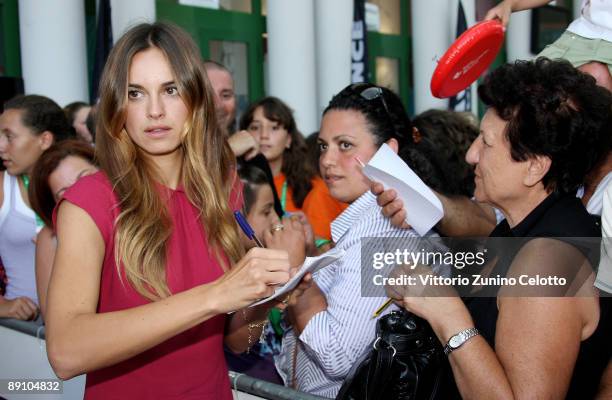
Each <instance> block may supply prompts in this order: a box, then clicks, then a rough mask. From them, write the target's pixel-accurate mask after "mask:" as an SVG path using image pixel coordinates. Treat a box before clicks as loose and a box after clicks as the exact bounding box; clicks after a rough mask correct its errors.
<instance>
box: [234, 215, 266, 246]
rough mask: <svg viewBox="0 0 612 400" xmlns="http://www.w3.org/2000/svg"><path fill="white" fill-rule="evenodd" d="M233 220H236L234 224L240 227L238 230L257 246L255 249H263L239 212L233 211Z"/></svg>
mask: <svg viewBox="0 0 612 400" xmlns="http://www.w3.org/2000/svg"><path fill="white" fill-rule="evenodd" d="M234 218H236V222H238V226H240V229H242V231H243V232H244V234H245V235H246V236H247V237H248V238H249V239H251V240H252V241H254V242H255V244H256V245H257V247H262V248H263V247H264V245H263V244H262V243H261V241H260V240H259V239H258V238H257V236H255V231H254V230H253V228H251V225H249V223H248V222H247V220H246V218H244V216H243V215H242V213H241V212H240V211H234Z"/></svg>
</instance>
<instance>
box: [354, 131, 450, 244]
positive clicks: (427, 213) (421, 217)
mask: <svg viewBox="0 0 612 400" xmlns="http://www.w3.org/2000/svg"><path fill="white" fill-rule="evenodd" d="M363 173H364V174H365V176H367V177H368V178H369V179H370V180H373V181H376V182H380V183H382V184H383V186H384V187H385V189H388V188H391V189H395V191H396V192H397V194H398V197H399V198H400V199H402V201H403V202H404V207H405V208H406V215H407V217H406V222H407V223H408V224H410V225H411V226H412V227H413V228H414V230H415V231H417V232H418V233H419V235H421V236H424V235H425V234H426V233H427V232H428V231H429V230H430V229H431V228H433V226H434V225H435V224H437V223H438V221H440V219H441V218H442V216H443V215H444V211H443V210H444V209H443V208H442V203H441V202H440V199H438V197H437V196H436V195H435V194H434V192H432V190H431V189H430V188H429V187H428V186H427V185H426V184H425V183H424V182H423V181H422V180H421V179H420V178H419V177H418V176H417V174H415V173H414V171H412V169H410V167H409V166H408V165H407V164H406V163H405V162H404V161H403V160H402V159H401V158H400V157H399V156H398V155H397V154H396V153H395V152H394V151H393V150H391V148H390V147H389V146H388V145H387V144H385V143H383V145H382V146H380V149H379V150H378V151H377V152H376V154H374V157H372V159H371V160H370V162H368V164H367V165H366V166H364V167H363Z"/></svg>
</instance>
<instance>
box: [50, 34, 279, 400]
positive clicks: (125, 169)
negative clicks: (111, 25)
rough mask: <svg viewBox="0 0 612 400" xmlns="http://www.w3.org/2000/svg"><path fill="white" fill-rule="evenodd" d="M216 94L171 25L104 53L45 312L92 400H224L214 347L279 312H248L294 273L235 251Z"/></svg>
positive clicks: (62, 366)
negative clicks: (92, 135) (92, 131)
mask: <svg viewBox="0 0 612 400" xmlns="http://www.w3.org/2000/svg"><path fill="white" fill-rule="evenodd" d="M213 96H214V94H213V91H212V90H211V88H210V84H209V82H208V79H207V77H206V74H205V72H204V69H203V65H202V62H201V60H200V57H199V50H198V48H197V47H196V45H195V44H194V43H193V41H192V40H191V38H190V37H189V36H188V35H187V34H186V33H185V32H184V31H182V30H181V29H179V28H177V27H175V26H172V25H168V24H163V23H155V24H153V25H149V24H142V25H138V26H136V27H134V28H132V29H131V30H130V31H128V32H127V33H126V34H125V35H124V36H123V37H122V38H121V39H120V40H119V41H118V42H117V43H116V44H115V46H114V48H113V50H112V52H111V54H110V56H109V58H108V61H107V63H106V66H105V70H104V73H103V77H102V80H101V83H100V103H99V114H98V118H99V119H98V121H97V129H96V132H97V138H98V140H97V143H96V156H97V158H98V160H99V162H100V172H98V173H96V174H93V175H90V176H87V177H84V178H82V179H81V180H79V181H78V182H77V183H76V184H75V185H74V186H72V187H71V188H70V189H68V190H67V191H66V192H65V193H64V196H63V200H62V201H61V202H60V203H59V204H58V206H57V208H56V210H55V226H56V229H57V237H58V248H57V253H56V258H55V262H54V266H53V273H52V277H51V282H50V287H49V293H48V306H47V318H46V320H47V350H48V355H49V359H50V361H51V365H52V366H53V368H54V370H55V372H56V373H57V375H58V376H59V377H60V378H62V379H68V378H71V377H73V376H76V375H79V374H83V373H87V383H86V389H85V397H86V398H88V399H102V398H103V399H118V398H122V399H126V398H128V399H130V398H134V399H154V398H155V399H161V398H163V399H211V400H212V399H215V400H217V399H221V400H229V399H231V398H232V396H231V391H230V384H229V379H228V373H227V372H228V371H227V366H226V364H225V360H224V356H223V343H225V344H226V345H227V346H228V347H229V348H230V349H231V350H232V351H235V352H242V351H245V350H246V349H248V348H249V347H250V346H251V345H253V344H254V343H255V342H256V341H257V338H258V337H259V335H260V333H261V329H262V325H263V323H262V322H263V321H265V319H266V315H267V312H268V311H269V308H270V307H271V306H279V307H280V306H282V305H281V304H280V303H273V304H269V303H268V304H264V305H262V306H259V307H253V308H245V307H247V306H248V305H249V304H251V303H253V302H254V301H255V300H257V299H259V298H262V297H266V296H269V295H270V294H272V293H273V290H274V286H275V285H278V284H283V283H285V282H286V281H287V280H288V279H289V277H290V273H291V269H290V262H289V257H288V254H287V252H285V251H281V250H268V249H259V248H257V249H252V250H250V251H248V252H247V253H246V255H244V254H243V252H244V251H243V250H242V247H241V242H240V237H239V234H240V233H239V232H238V229H237V225H236V223H235V221H234V219H233V215H232V212H233V211H234V210H238V209H239V208H240V206H241V203H242V201H241V198H240V183H239V180H238V179H237V178H236V173H235V167H234V157H233V155H232V153H231V150H230V148H229V146H228V145H227V143H226V141H225V139H224V137H223V135H222V133H221V131H220V130H219V129H218V126H217V123H216V120H215V107H214V105H213ZM237 310H238V311H237ZM233 311H237V312H235V313H232V312H233Z"/></svg>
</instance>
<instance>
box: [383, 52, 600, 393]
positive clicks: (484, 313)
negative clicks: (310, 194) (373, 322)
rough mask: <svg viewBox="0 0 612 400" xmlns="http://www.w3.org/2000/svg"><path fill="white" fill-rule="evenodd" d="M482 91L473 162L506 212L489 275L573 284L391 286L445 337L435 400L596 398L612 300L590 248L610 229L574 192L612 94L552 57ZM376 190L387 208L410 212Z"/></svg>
mask: <svg viewBox="0 0 612 400" xmlns="http://www.w3.org/2000/svg"><path fill="white" fill-rule="evenodd" d="M478 93H479V95H480V97H481V99H482V101H483V102H484V103H485V104H486V105H487V106H489V109H488V110H487V112H486V114H485V116H484V118H483V120H482V123H481V125H480V134H479V136H478V137H477V138H476V140H475V141H474V142H473V143H472V145H471V147H470V149H469V150H468V153H467V156H466V159H467V161H468V162H470V163H471V164H472V165H474V166H475V175H476V178H475V184H476V190H475V194H474V195H475V197H476V200H478V201H482V202H486V203H488V204H490V205H492V206H494V207H497V208H499V209H500V210H501V211H502V212H503V214H504V217H505V219H504V220H503V221H502V222H500V223H499V224H498V225H497V227H496V228H495V229H494V231H493V232H492V233H491V237H497V238H504V239H496V240H493V239H490V241H488V242H487V245H488V244H489V243H500V242H501V246H498V247H497V248H498V249H499V250H497V253H496V255H495V257H491V259H492V260H491V264H489V265H487V266H485V268H484V269H483V272H482V273H483V276H484V277H493V278H495V277H504V278H514V279H521V277H522V276H524V277H526V278H523V279H524V281H527V279H532V278H534V277H537V276H544V277H548V276H551V277H554V278H563V279H566V281H565V282H566V283H565V284H563V283H561V282H560V283H559V284H558V285H557V286H546V285H540V286H537V285H533V284H532V285H531V286H525V287H523V286H519V287H513V286H508V285H506V286H501V285H495V284H489V285H487V286H485V287H481V288H478V289H475V290H474V291H473V292H472V293H471V295H472V296H474V297H477V298H473V299H470V301H469V302H467V305H466V303H464V302H463V301H462V300H461V299H460V298H459V297H457V296H456V295H455V296H454V294H455V293H454V290H452V289H449V290H448V291H446V292H442V296H441V297H435V298H434V297H424V296H422V295H415V294H414V293H413V292H412V291H411V290H410V288H408V287H406V288H400V287H397V286H396V287H394V288H390V290H389V294H390V295H391V296H392V297H393V298H395V299H396V300H397V302H398V303H399V304H401V305H403V306H404V307H406V309H408V310H410V311H411V312H413V313H415V314H417V315H419V316H421V317H422V318H425V319H427V320H428V321H429V323H430V324H431V326H432V328H433V329H434V332H435V333H436V335H437V337H438V339H439V340H440V342H441V343H443V344H444V343H446V347H445V353H446V354H448V357H449V358H448V360H449V368H448V370H447V372H448V373H447V374H446V377H447V378H448V382H445V383H444V384H442V385H440V386H439V388H440V391H439V392H438V396H437V398H440V399H450V398H459V397H461V398H496V399H510V398H551V399H562V398H568V399H579V398H580V399H582V398H585V399H590V398H594V396H595V394H596V392H597V388H598V384H599V380H600V377H601V376H602V372H603V371H604V368H605V367H606V365H607V363H608V362H609V360H610V346H609V340H610V335H612V327H611V324H610V321H611V319H610V310H611V307H610V301H609V300H610V298H604V297H602V298H598V295H597V291H596V289H595V288H594V287H593V282H594V273H593V267H595V266H596V264H594V262H596V261H597V259H596V257H594V254H593V253H592V252H589V251H588V250H589V249H588V248H585V246H584V245H583V244H584V243H587V242H586V241H585V238H587V237H599V236H600V234H601V231H600V228H599V227H598V226H597V225H596V223H595V220H594V219H593V218H592V217H591V216H590V215H589V214H588V213H587V211H586V209H585V208H584V206H583V205H582V204H581V202H580V200H579V199H577V198H576V196H575V193H576V189H577V188H578V186H579V185H580V184H581V183H582V182H583V181H584V178H585V175H586V174H587V173H588V171H590V170H591V168H593V166H594V165H595V164H596V163H597V161H598V160H599V159H601V157H602V155H604V154H605V153H607V151H608V149H609V148H610V133H609V129H610V126H612V111H611V107H612V95H611V94H610V92H609V91H607V90H605V89H603V88H601V87H598V86H597V85H596V84H595V80H594V79H593V78H592V77H590V76H587V75H585V74H582V73H580V72H579V71H577V70H576V69H574V68H573V67H572V66H571V65H570V64H569V63H567V62H565V61H550V60H548V59H546V58H539V59H538V60H536V61H532V62H521V61H519V62H517V63H515V64H507V65H504V66H501V67H499V68H498V69H497V70H495V71H493V72H492V73H491V74H490V75H489V76H488V77H487V78H486V79H485V81H484V83H483V85H482V86H480V87H479V90H478ZM373 186H375V187H374V188H373V189H374V191H375V192H376V193H377V194H379V202H380V204H383V205H384V206H385V208H384V212H385V214H386V215H388V216H389V217H391V218H395V215H396V214H398V213H400V211H401V212H406V210H405V209H402V207H401V203H400V204H398V203H397V200H394V199H393V197H394V196H393V195H392V193H390V191H384V192H383V191H382V190H381V189H382V188H381V187H380V185H373ZM407 207H408V208H409V207H410V205H407ZM511 238H512V239H511ZM577 238H580V239H578V240H577ZM502 240H503V242H502ZM598 247H599V245H598V243H597V242H596V245H595V248H596V249H597V250H598ZM591 250H593V249H591ZM597 250H596V251H597ZM543 296H546V297H543ZM564 296H565V297H564Z"/></svg>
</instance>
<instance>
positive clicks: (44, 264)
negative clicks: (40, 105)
mask: <svg viewBox="0 0 612 400" xmlns="http://www.w3.org/2000/svg"><path fill="white" fill-rule="evenodd" d="M97 170H98V168H97V166H96V164H95V161H94V150H93V147H91V146H90V145H89V144H87V143H85V142H83V141H81V140H65V141H63V142H61V143H57V144H54V145H52V146H51V147H49V149H47V150H46V151H45V152H44V153H43V154H42V155H41V156H40V158H39V159H38V161H36V164H35V165H34V168H33V169H32V175H31V178H30V186H29V188H28V190H29V192H28V196H29V198H30V202H31V204H32V209H33V210H34V212H35V213H36V215H37V216H38V217H40V219H41V220H42V222H43V223H44V226H43V228H42V229H41V230H40V232H39V233H38V235H37V236H36V263H35V266H36V292H37V293H38V304H39V306H40V313H41V315H42V316H43V318H44V316H45V312H46V308H47V307H46V306H47V288H48V286H49V278H51V270H52V268H53V259H54V258H55V251H56V249H57V241H56V238H55V233H54V231H53V222H52V214H53V208H55V205H56V204H57V202H58V201H59V200H60V199H61V198H62V196H63V194H64V192H65V191H66V190H68V188H69V187H70V186H72V185H73V184H74V183H75V182H76V181H77V180H79V179H80V178H82V177H84V176H88V175H91V174H93V173H95V172H97Z"/></svg>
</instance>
